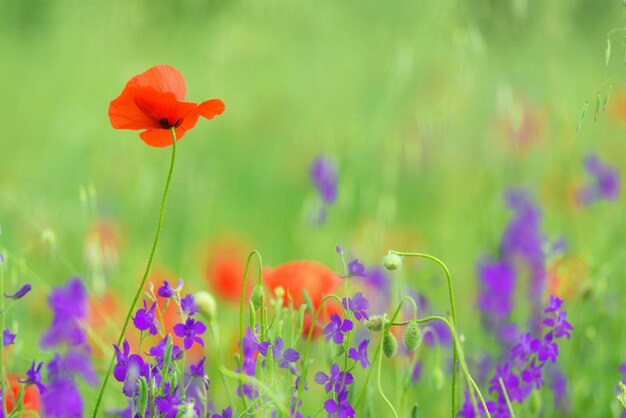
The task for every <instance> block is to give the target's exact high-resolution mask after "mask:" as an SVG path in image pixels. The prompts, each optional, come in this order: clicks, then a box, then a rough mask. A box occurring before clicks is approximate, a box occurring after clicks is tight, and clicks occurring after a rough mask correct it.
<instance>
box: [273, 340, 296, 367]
mask: <svg viewBox="0 0 626 418" xmlns="http://www.w3.org/2000/svg"><path fill="white" fill-rule="evenodd" d="M284 346H285V343H284V342H283V339H282V338H280V337H276V344H274V346H273V347H272V355H273V356H274V358H275V359H276V362H277V363H278V367H279V368H281V369H286V368H287V367H289V365H290V363H295V362H296V361H298V360H299V359H300V353H298V352H297V351H296V350H294V349H293V348H288V349H286V350H284V351H283V347H284Z"/></svg>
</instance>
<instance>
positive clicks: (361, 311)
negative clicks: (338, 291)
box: [341, 292, 370, 321]
mask: <svg viewBox="0 0 626 418" xmlns="http://www.w3.org/2000/svg"><path fill="white" fill-rule="evenodd" d="M341 303H342V305H343V307H344V309H345V310H347V311H350V312H354V318H355V319H356V320H357V321H360V320H361V319H362V318H365V319H370V318H369V316H368V315H367V312H366V310H367V309H368V308H369V306H370V304H369V302H368V301H367V299H365V296H363V292H357V293H356V294H355V295H354V296H353V297H352V298H343V299H342V300H341Z"/></svg>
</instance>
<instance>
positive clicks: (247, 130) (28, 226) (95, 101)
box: [0, 0, 626, 417]
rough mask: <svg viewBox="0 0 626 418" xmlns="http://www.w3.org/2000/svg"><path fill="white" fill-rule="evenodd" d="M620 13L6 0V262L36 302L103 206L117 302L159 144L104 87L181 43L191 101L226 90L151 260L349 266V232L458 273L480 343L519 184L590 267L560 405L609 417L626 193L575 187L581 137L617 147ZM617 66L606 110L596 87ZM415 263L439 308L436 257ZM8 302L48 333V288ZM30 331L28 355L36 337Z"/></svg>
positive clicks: (174, 54)
mask: <svg viewBox="0 0 626 418" xmlns="http://www.w3.org/2000/svg"><path fill="white" fill-rule="evenodd" d="M623 13H624V12H623V6H622V2H621V1H616V0H601V1H600V0H577V1H576V0H560V1H549V2H548V1H539V0H536V1H527V0H476V1H466V2H461V1H448V0H438V1H401V2H380V1H369V0H367V1H343V2H331V1H321V2H303V1H284V0H268V1H263V2H260V1H206V0H203V1H200V0H190V1H176V2H156V1H147V0H146V1H129V2H77V1H54V2H53V1H48V0H41V1H33V0H4V1H2V2H1V3H0V51H2V58H1V59H0V80H1V81H0V97H2V100H1V101H0V153H1V155H2V159H1V161H0V225H1V227H2V235H1V236H0V239H1V246H2V247H3V248H5V249H6V251H7V252H8V254H9V256H10V257H11V258H12V259H13V260H16V261H17V262H14V263H13V264H12V266H13V267H12V270H11V271H10V275H9V281H8V285H9V286H16V283H19V282H21V281H23V280H27V281H31V282H33V283H34V287H35V290H34V294H36V295H37V296H36V298H39V299H35V300H39V301H41V302H42V303H43V301H44V298H45V294H46V292H47V290H49V288H50V287H51V286H53V285H56V284H59V283H62V282H64V281H65V280H66V279H67V277H69V276H70V275H74V274H79V275H83V276H89V271H88V270H89V269H88V268H87V264H86V261H85V256H84V253H85V251H84V246H85V239H86V235H87V233H88V231H89V229H90V227H91V226H92V225H93V224H94V222H96V221H97V220H98V219H103V218H104V219H108V220H110V221H111V222H113V223H114V224H115V225H116V228H117V230H118V233H119V236H120V237H121V238H120V240H119V265H118V266H117V267H116V269H115V270H114V271H113V272H110V273H109V274H108V277H109V280H110V286H111V287H112V288H114V289H116V290H117V291H118V292H120V293H121V294H122V295H123V296H124V298H126V299H124V301H123V303H122V306H125V305H126V304H127V303H128V302H129V301H130V299H131V298H132V293H133V291H134V285H133V286H131V287H130V288H129V285H128V284H129V282H131V283H134V282H133V280H134V277H136V276H138V275H139V272H140V271H141V268H142V265H143V263H144V262H145V258H146V257H147V252H148V250H149V248H150V244H151V242H152V237H153V229H154V226H155V222H156V218H157V210H158V203H159V199H160V196H161V193H162V184H163V182H164V180H165V176H166V172H167V166H168V162H169V150H168V149H156V148H150V147H147V146H146V145H145V144H144V143H143V142H142V141H141V140H140V139H139V137H138V135H137V133H136V132H132V131H115V130H113V129H112V128H111V126H110V124H109V121H108V116H107V109H108V105H109V102H110V101H111V100H112V99H113V98H115V97H116V96H117V95H119V93H120V92H121V90H122V88H123V86H124V84H125V83H126V81H127V80H128V79H129V78H130V77H132V76H134V75H136V74H138V73H141V72H143V71H145V70H146V69H148V68H149V67H151V66H153V65H156V64H170V65H172V66H174V67H176V68H177V69H178V70H179V71H180V72H181V73H183V74H184V76H185V78H186V81H187V99H188V100H190V101H196V102H199V101H203V100H207V99H210V98H220V99H222V100H223V101H224V102H225V103H226V111H225V112H224V114H223V115H222V116H220V117H217V118H215V119H213V120H211V121H208V122H207V121H205V120H201V121H200V122H199V123H198V126H197V127H196V128H195V129H194V130H193V131H191V132H189V133H188V134H187V135H186V137H185V138H184V139H183V140H182V141H181V142H180V147H179V148H178V150H179V154H178V159H177V166H176V168H175V172H174V178H173V183H172V189H171V193H170V196H169V201H168V207H167V212H166V219H165V224H164V230H163V233H162V238H161V242H160V247H159V250H158V254H157V264H158V265H159V266H163V267H165V268H167V269H168V270H170V271H171V272H174V274H175V275H177V276H180V277H184V278H185V279H186V280H187V281H188V283H190V286H191V287H192V288H193V289H200V288H204V287H206V284H205V281H204V279H203V268H202V265H203V251H204V250H203V249H204V248H205V247H206V246H207V245H209V244H210V243H214V242H216V241H218V240H219V239H220V237H223V236H231V237H232V236H236V237H239V238H240V239H241V240H242V241H243V242H245V243H246V245H248V246H249V248H247V249H252V248H255V249H258V250H259V251H260V252H261V254H262V255H263V257H264V262H265V263H266V264H268V265H276V264H279V263H282V262H285V261H288V260H294V259H312V260H320V261H322V262H325V263H326V264H328V265H329V266H331V267H332V268H334V269H335V270H337V271H339V270H340V263H339V260H338V259H337V256H336V254H335V250H334V249H335V245H337V244H341V245H343V246H344V247H346V248H349V249H350V251H351V252H352V253H353V254H355V255H357V256H359V257H360V258H361V259H362V260H364V261H366V262H367V263H378V262H379V260H380V259H381V257H382V256H383V255H384V253H385V252H386V250H387V249H389V248H391V247H393V248H394V249H399V250H421V251H425V252H429V253H431V254H434V255H437V256H439V257H440V258H442V259H444V260H445V261H446V262H447V263H448V265H449V267H450V269H451V270H452V272H453V275H454V277H455V284H456V292H457V299H458V300H457V303H458V311H459V319H460V320H459V324H460V329H461V331H462V332H463V333H464V334H465V335H466V344H467V347H466V349H467V350H468V353H472V351H473V350H478V349H479V348H481V347H484V346H486V345H489V344H490V340H489V339H488V337H486V336H485V335H484V333H483V331H481V327H480V322H479V318H478V316H477V315H476V310H475V294H476V287H477V276H476V271H475V264H476V261H477V260H478V259H479V258H480V257H481V256H483V255H485V254H493V253H495V252H496V250H497V245H498V241H499V237H500V234H501V232H502V229H503V227H504V225H505V224H506V222H507V220H508V219H509V218H510V216H511V213H510V211H509V210H507V209H506V207H505V205H504V202H503V199H502V195H503V192H504V191H505V190H506V189H508V188H510V187H525V188H528V189H529V190H531V191H532V194H533V196H534V198H535V199H536V201H537V202H538V203H539V204H540V206H541V207H542V210H543V213H544V219H543V222H542V225H543V230H544V232H545V233H546V235H547V236H548V237H549V238H556V237H558V236H560V235H563V236H565V237H566V239H567V241H568V246H569V249H568V254H570V255H571V256H572V257H574V258H576V259H578V260H581V263H582V264H583V265H584V266H585V270H584V273H582V274H578V275H577V276H576V277H575V278H574V279H573V280H576V282H575V283H573V284H572V286H573V287H574V288H575V291H574V292H573V293H572V296H571V298H570V299H571V300H569V301H568V302H567V303H568V311H569V312H570V316H571V321H570V322H572V323H573V325H574V326H575V328H576V331H575V338H574V339H572V340H571V341H569V342H567V343H565V344H564V345H563V347H562V353H561V354H562V358H561V359H560V360H559V361H560V363H561V365H562V367H563V370H564V371H565V372H566V374H567V376H568V378H569V380H570V397H571V398H572V408H571V412H570V415H569V416H573V417H580V416H589V417H591V416H597V417H607V416H617V415H616V414H617V412H616V405H615V402H614V394H615V392H614V387H615V385H616V383H617V380H618V379H619V373H618V371H617V367H618V364H619V363H621V362H622V361H624V360H626V329H625V328H624V310H623V306H624V303H625V302H626V300H625V299H626V293H625V292H624V291H625V290H626V289H625V288H626V286H624V275H623V273H622V271H623V270H624V267H625V264H626V263H625V260H626V258H625V257H624V256H625V255H626V254H625V250H626V245H625V244H624V223H623V216H624V213H623V199H620V200H619V201H617V202H612V203H605V202H600V203H598V204H595V205H593V206H591V207H588V208H580V207H577V206H576V205H575V204H573V199H572V193H573V190H575V189H576V187H578V186H579V185H581V184H583V183H584V182H585V181H587V177H586V175H585V173H584V170H583V166H582V160H583V158H584V156H585V155H586V154H588V153H590V152H594V153H597V154H598V155H600V157H601V158H603V159H605V160H607V161H608V162H609V163H611V164H612V165H615V166H617V167H623V166H624V163H626V143H625V142H624V141H623V138H622V137H623V135H624V132H625V131H624V126H625V125H624V120H623V119H620V116H619V108H620V106H619V103H620V102H619V100H620V97H621V100H622V101H623V100H624V99H623V98H624V96H623V91H622V90H621V89H622V87H623V84H624V77H623V74H624V53H623V49H624V46H623V43H624V40H623V36H624V34H623V33H614V34H613V35H612V41H613V42H612V53H611V59H610V62H609V65H608V68H605V39H606V37H607V33H608V32H609V31H610V30H613V29H615V28H621V27H624V25H626V20H624V17H623ZM609 85H613V89H612V91H613V94H612V97H611V100H610V101H609V104H608V107H607V110H606V111H605V112H601V113H600V114H599V118H598V121H597V122H594V108H595V100H596V94H597V92H600V93H601V94H602V95H603V96H605V95H606V94H607V89H608V86H609ZM620 95H621V96H620ZM585 101H589V106H588V110H587V114H586V117H585V118H584V120H583V123H582V127H581V129H580V131H579V132H578V133H576V127H577V124H578V123H579V116H580V114H581V110H582V108H583V106H584V103H585ZM623 117H624V116H622V118H623ZM527 125H528V126H527ZM529 126H530V127H529ZM317 155H329V156H331V157H332V158H334V159H335V160H336V161H337V163H338V167H339V197H338V201H337V202H336V204H335V205H333V206H332V207H331V208H330V209H329V213H328V219H327V220H326V222H325V223H324V224H322V225H320V226H317V227H316V226H314V225H312V223H311V222H310V219H309V216H308V213H309V211H310V208H311V207H312V206H315V202H316V199H317V198H316V195H315V191H314V188H313V185H312V183H311V181H310V179H309V165H310V163H311V161H312V160H313V158H314V157H315V156H317ZM403 274H404V275H405V276H406V277H405V278H406V280H409V281H413V283H414V287H416V288H417V289H419V290H420V291H422V292H424V293H425V294H427V295H428V296H429V298H431V299H433V300H434V305H436V306H439V307H440V309H439V310H441V311H442V312H443V311H444V310H445V306H446V299H445V298H446V288H445V286H444V281H443V280H441V277H439V276H438V275H439V272H438V271H437V270H436V268H435V267H432V266H428V265H419V266H417V265H415V266H412V268H411V266H410V268H409V269H407V271H405V272H404V273H403ZM433 276H435V278H437V280H433V279H432V277H433ZM18 309H21V311H22V313H23V319H21V320H20V324H21V325H20V326H21V327H22V328H24V330H23V333H25V335H27V336H28V338H32V341H37V339H38V338H39V337H38V336H39V335H40V333H41V330H42V329H43V327H44V326H45V325H44V324H42V323H41V322H35V321H30V322H29V319H28V318H30V319H34V318H35V315H40V314H42V312H44V314H46V313H45V311H42V309H43V307H40V308H39V310H37V309H33V308H32V307H22V308H18ZM33 311H35V312H33ZM24 318H26V319H24ZM32 322H35V323H32ZM24 350H25V352H24V354H23V355H21V354H20V355H19V356H17V360H16V363H15V369H16V370H21V369H23V368H25V367H26V366H27V364H28V363H29V362H30V358H32V351H29V350H33V348H32V347H25V348H24ZM468 355H470V354H468ZM425 368H426V369H427V368H428V365H426V366H425ZM423 380H424V382H423V383H421V384H420V385H421V386H420V389H419V391H416V392H415V396H416V401H418V402H420V405H421V407H422V408H423V411H425V415H424V416H441V414H443V413H444V411H447V409H446V408H447V406H448V402H447V395H448V392H447V391H443V392H437V391H436V389H435V388H434V387H433V385H432V384H431V383H429V381H428V379H427V378H425V379H423ZM110 392H113V390H111V391H110ZM547 392H548V391H547V389H546V393H547ZM549 396H550V395H549V394H547V395H546V398H545V399H544V402H548V399H549ZM108 403H109V406H112V405H113V403H114V401H113V400H111V401H110V402H108ZM554 414H556V413H554ZM546 416H557V415H546Z"/></svg>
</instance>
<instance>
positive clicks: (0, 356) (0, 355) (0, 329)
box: [0, 255, 10, 417]
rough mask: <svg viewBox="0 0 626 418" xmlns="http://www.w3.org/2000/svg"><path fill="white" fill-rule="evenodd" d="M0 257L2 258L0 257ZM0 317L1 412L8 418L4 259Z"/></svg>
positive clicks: (0, 265)
mask: <svg viewBox="0 0 626 418" xmlns="http://www.w3.org/2000/svg"><path fill="white" fill-rule="evenodd" d="M0 257H3V256H2V255H0ZM0 315H2V325H1V326H0V332H2V333H3V334H2V345H1V346H0V347H1V349H2V351H0V382H1V383H2V384H1V385H0V386H2V388H3V389H4V391H3V394H4V396H2V399H0V401H2V412H3V414H4V415H3V416H5V417H8V416H9V414H8V412H7V404H6V397H7V395H6V393H8V392H10V390H8V385H7V384H6V383H7V381H6V379H5V375H6V372H5V370H4V317H5V316H6V310H5V309H4V258H1V259H0Z"/></svg>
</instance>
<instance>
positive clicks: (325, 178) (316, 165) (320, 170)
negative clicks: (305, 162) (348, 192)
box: [310, 156, 337, 203]
mask: <svg viewBox="0 0 626 418" xmlns="http://www.w3.org/2000/svg"><path fill="white" fill-rule="evenodd" d="M310 175H311V180H312V181H313V183H314V184H315V187H316V188H317V192H318V193H319V194H320V196H321V197H322V199H323V200H324V201H325V202H326V203H334V202H335V200H336V199H337V164H336V163H335V162H334V161H333V160H332V159H330V158H328V157H321V156H320V157H317V158H315V160H313V163H312V164H311V170H310Z"/></svg>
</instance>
